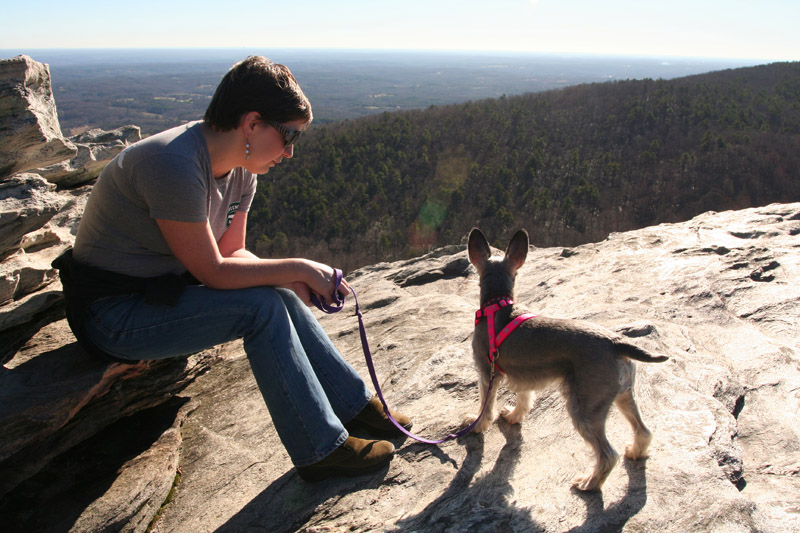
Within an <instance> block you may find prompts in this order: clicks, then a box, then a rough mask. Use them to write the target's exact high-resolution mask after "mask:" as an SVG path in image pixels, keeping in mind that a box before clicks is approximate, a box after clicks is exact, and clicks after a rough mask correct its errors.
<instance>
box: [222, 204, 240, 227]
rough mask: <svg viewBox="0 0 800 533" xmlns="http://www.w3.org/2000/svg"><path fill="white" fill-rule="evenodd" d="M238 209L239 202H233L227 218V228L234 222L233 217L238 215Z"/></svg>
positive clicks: (229, 207)
mask: <svg viewBox="0 0 800 533" xmlns="http://www.w3.org/2000/svg"><path fill="white" fill-rule="evenodd" d="M237 209H239V202H233V203H232V204H231V205H229V206H228V215H227V217H226V218H225V227H226V228H227V227H228V226H230V225H231V222H233V217H234V215H235V214H236V210H237Z"/></svg>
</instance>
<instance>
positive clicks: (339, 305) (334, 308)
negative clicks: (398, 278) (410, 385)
mask: <svg viewBox="0 0 800 533" xmlns="http://www.w3.org/2000/svg"><path fill="white" fill-rule="evenodd" d="M333 270H334V274H335V276H336V288H335V289H334V298H335V300H336V301H335V303H334V305H327V304H326V302H325V298H323V297H319V298H318V297H317V295H316V294H314V295H312V296H311V301H312V303H313V304H314V305H315V306H316V307H317V308H318V309H319V310H320V311H322V312H324V313H328V314H332V313H338V312H339V311H341V310H342V309H343V308H344V297H343V296H341V295H340V294H339V285H341V283H342V271H341V270H339V269H338V268H335V269H333ZM350 290H351V292H352V293H353V299H354V300H355V303H356V316H357V317H358V331H359V335H360V337H361V348H362V350H363V352H364V359H365V360H366V362H367V369H368V370H369V376H370V378H371V379H372V384H373V385H374V387H375V392H376V393H377V395H378V399H379V400H380V401H381V404H382V405H383V410H384V412H385V413H386V416H387V417H388V418H389V420H390V421H391V422H392V424H394V426H395V427H396V428H397V429H399V430H400V431H401V432H402V433H403V434H405V435H406V436H408V437H411V438H412V439H414V440H417V441H419V442H422V443H425V444H441V443H443V442H447V441H449V440H454V439H458V438H460V437H463V436H464V435H466V434H467V433H469V432H470V431H472V430H473V429H474V428H475V426H476V425H477V424H478V421H480V419H481V418H483V414H484V412H485V411H486V404H488V403H489V395H490V394H491V393H492V386H493V385H494V374H495V372H494V366H495V365H494V361H492V362H491V369H492V370H491V377H490V379H489V386H488V387H487V389H486V398H484V400H483V405H482V406H481V412H480V414H478V417H477V418H476V419H475V420H474V421H473V422H472V423H471V424H470V425H468V426H467V427H465V428H464V429H461V430H459V431H457V432H456V433H450V434H448V435H447V436H446V437H444V438H442V439H436V440H431V439H426V438H424V437H420V436H418V435H415V434H413V433H411V432H410V431H408V430H407V429H406V428H404V427H403V426H401V425H400V424H399V423H398V422H397V420H395V419H394V417H393V416H392V413H391V412H390V411H389V406H388V405H387V404H386V399H385V398H384V397H383V391H381V386H380V384H379V382H378V375H377V373H376V372H375V365H374V363H373V361H372V352H371V351H370V349H369V342H368V341H367V329H366V327H364V315H363V314H362V313H361V307H360V306H359V305H358V296H357V295H356V291H355V290H354V289H353V288H352V287H351V288H350Z"/></svg>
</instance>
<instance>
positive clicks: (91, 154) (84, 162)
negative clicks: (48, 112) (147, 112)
mask: <svg viewBox="0 0 800 533" xmlns="http://www.w3.org/2000/svg"><path fill="white" fill-rule="evenodd" d="M141 138H142V132H141V130H140V128H139V127H138V126H123V127H121V128H117V129H115V130H112V131H104V130H101V129H93V130H89V131H87V132H84V133H81V134H78V135H75V136H73V137H70V138H69V141H70V142H72V143H73V144H74V145H75V146H76V147H77V150H78V153H77V155H76V156H75V157H74V158H72V159H70V160H68V161H61V162H59V163H55V164H53V165H50V166H47V167H45V168H40V169H39V170H37V172H38V173H39V174H40V175H41V176H42V177H44V178H45V179H46V180H47V181H49V182H50V183H55V184H56V185H58V187H59V188H60V189H64V188H72V187H76V186H79V185H83V184H86V183H89V182H91V181H93V180H94V179H95V178H97V176H98V175H99V174H100V172H101V171H102V170H103V168H104V167H105V166H106V163H108V162H109V161H110V160H111V159H113V158H114V156H116V155H117V154H118V153H120V152H121V151H122V150H124V149H125V148H126V147H127V146H129V145H131V144H133V143H135V142H136V141H138V140H141Z"/></svg>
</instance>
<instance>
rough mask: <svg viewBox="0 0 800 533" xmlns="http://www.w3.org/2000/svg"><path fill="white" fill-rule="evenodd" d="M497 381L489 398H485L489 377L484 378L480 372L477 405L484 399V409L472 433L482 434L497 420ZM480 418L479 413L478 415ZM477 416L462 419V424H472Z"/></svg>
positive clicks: (496, 380)
mask: <svg viewBox="0 0 800 533" xmlns="http://www.w3.org/2000/svg"><path fill="white" fill-rule="evenodd" d="M498 381H499V380H498V379H495V383H494V387H492V392H491V394H489V396H488V397H487V396H486V391H487V390H488V389H489V376H485V375H484V374H483V373H482V372H481V373H480V377H479V378H478V385H479V387H478V388H479V389H480V398H479V401H480V402H481V403H480V404H479V405H483V401H484V398H486V400H485V401H486V407H484V409H483V416H482V417H481V419H480V421H479V422H478V423H477V424H476V425H475V427H474V428H473V429H472V431H475V432H477V433H483V432H484V431H486V430H487V429H489V426H491V425H492V422H494V421H495V419H496V418H497V407H496V399H497V385H498V383H497V382H498ZM478 416H480V413H479V414H478ZM478 416H468V417H467V418H465V419H464V423H466V424H472V423H473V422H475V420H476V419H477V418H478Z"/></svg>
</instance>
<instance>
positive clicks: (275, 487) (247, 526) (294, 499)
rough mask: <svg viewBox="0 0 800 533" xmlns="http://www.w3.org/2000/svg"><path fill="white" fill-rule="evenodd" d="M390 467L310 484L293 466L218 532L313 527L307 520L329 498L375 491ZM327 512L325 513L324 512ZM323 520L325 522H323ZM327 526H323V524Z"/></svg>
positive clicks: (280, 530) (335, 498) (332, 499)
mask: <svg viewBox="0 0 800 533" xmlns="http://www.w3.org/2000/svg"><path fill="white" fill-rule="evenodd" d="M388 470H389V466H388V465H387V466H386V467H385V468H383V469H381V470H378V471H377V472H374V473H371V474H365V475H363V476H360V477H353V478H342V477H338V478H331V479H328V480H325V481H319V482H314V483H308V482H306V481H303V480H302V479H300V477H299V476H298V475H297V470H295V469H294V468H293V469H291V470H289V471H288V472H286V473H285V474H284V475H282V476H281V477H279V478H278V479H276V480H275V481H274V482H272V483H271V484H270V486H269V487H267V488H266V489H264V490H263V491H262V492H261V493H260V494H259V495H258V496H256V497H255V498H253V499H252V500H251V501H250V502H249V503H248V504H247V505H245V506H244V507H243V508H242V509H241V510H240V511H239V512H238V513H236V514H235V515H234V516H232V517H231V518H230V520H228V521H227V522H226V523H225V524H223V525H222V526H220V527H219V528H217V529H216V530H215V533H239V532H240V531H274V532H282V531H286V532H288V531H297V530H299V529H301V528H302V527H304V526H311V525H313V524H308V523H307V522H308V520H309V519H311V518H312V516H314V515H315V513H320V506H321V505H322V504H323V503H324V502H326V501H329V500H330V501H332V502H335V501H337V500H338V497H340V496H343V495H345V494H348V493H351V492H355V491H360V490H367V491H369V490H375V489H377V488H378V487H380V486H381V485H382V484H383V483H384V482H385V478H386V473H387V472H388ZM321 514H322V515H325V513H324V512H323V513H321ZM323 523H324V521H323ZM321 527H322V529H324V526H321Z"/></svg>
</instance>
